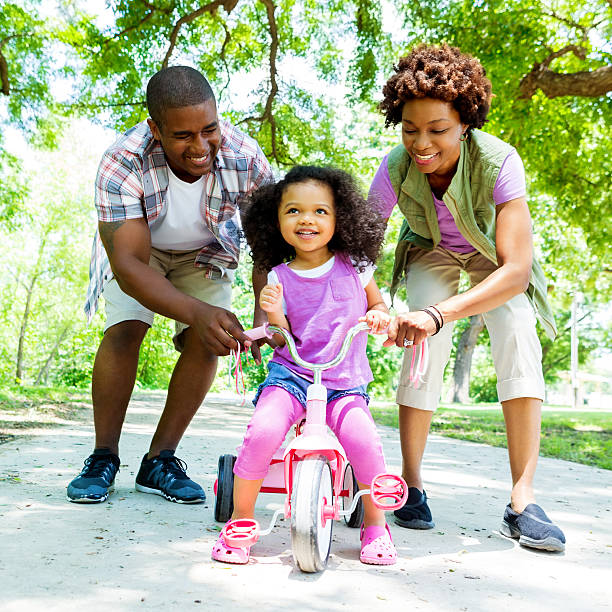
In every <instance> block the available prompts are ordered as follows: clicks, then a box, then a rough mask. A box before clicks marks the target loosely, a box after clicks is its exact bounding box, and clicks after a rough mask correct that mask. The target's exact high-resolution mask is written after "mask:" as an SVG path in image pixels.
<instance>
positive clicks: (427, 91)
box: [379, 44, 491, 130]
mask: <svg viewBox="0 0 612 612" xmlns="http://www.w3.org/2000/svg"><path fill="white" fill-rule="evenodd" d="M394 70H395V74H394V75H393V76H392V77H391V78H390V79H389V80H388V81H387V82H386V83H385V86H384V87H383V96H384V99H383V101H382V102H381V103H380V105H379V108H380V110H381V111H382V112H383V113H384V114H385V126H386V127H388V126H389V125H397V124H398V123H400V122H401V120H402V108H403V106H404V102H407V101H408V100H412V99H414V98H435V99H437V100H442V101H444V102H450V104H452V106H453V108H455V110H456V111H457V112H458V113H459V117H460V118H461V122H462V123H465V124H466V125H468V126H469V127H468V130H471V129H472V128H480V127H482V126H483V125H484V123H485V121H486V117H487V113H488V112H489V106H490V105H491V81H489V79H488V78H487V77H486V72H485V69H484V68H483V67H482V65H481V63H480V62H479V61H478V60H477V59H476V58H474V57H472V56H471V55H467V54H466V53H461V51H460V50H459V49H458V48H457V47H449V46H448V45H446V44H443V45H440V46H437V45H425V44H421V45H418V46H416V47H415V48H414V49H413V50H412V51H411V52H410V53H409V54H408V55H405V56H404V57H401V58H400V60H399V62H398V64H397V66H394Z"/></svg>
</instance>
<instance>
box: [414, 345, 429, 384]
mask: <svg viewBox="0 0 612 612" xmlns="http://www.w3.org/2000/svg"><path fill="white" fill-rule="evenodd" d="M410 348H411V349H412V359H411V360H410V384H411V385H412V386H413V387H414V388H415V389H418V388H419V386H420V384H421V383H422V382H423V374H425V370H426V369H427V364H428V363H429V345H428V343H427V340H426V339H425V340H423V342H421V344H419V345H417V346H412V347H410ZM417 350H418V351H419V358H418V361H417V359H416V354H417ZM415 361H416V369H415V367H414V363H415Z"/></svg>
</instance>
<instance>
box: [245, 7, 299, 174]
mask: <svg viewBox="0 0 612 612" xmlns="http://www.w3.org/2000/svg"><path fill="white" fill-rule="evenodd" d="M261 2H262V4H263V5H264V6H265V7H266V13H267V16H268V31H269V33H270V39H271V43H270V53H269V56H268V57H269V60H268V62H269V66H270V91H269V92H268V97H267V99H266V105H265V107H264V110H263V113H262V114H261V115H260V116H259V117H246V118H245V119H242V121H240V122H239V123H238V125H240V124H242V123H250V122H251V121H257V122H259V123H263V122H265V121H267V122H268V123H269V124H270V141H271V147H272V157H273V158H274V159H275V160H276V162H277V163H283V161H282V160H281V159H280V157H279V153H278V146H277V142H276V139H277V133H276V129H277V126H276V119H275V117H274V113H273V112H272V107H273V105H274V98H275V97H276V95H277V94H278V83H277V81H276V74H277V71H276V57H277V55H278V45H279V42H278V27H277V25H276V18H275V17H274V11H275V10H276V5H275V4H274V1H273V0H261ZM291 161H293V160H291Z"/></svg>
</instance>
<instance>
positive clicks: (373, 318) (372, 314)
mask: <svg viewBox="0 0 612 612" xmlns="http://www.w3.org/2000/svg"><path fill="white" fill-rule="evenodd" d="M359 320H360V321H365V322H366V323H367V324H368V325H369V326H370V333H371V334H384V333H385V332H386V331H387V327H389V323H390V322H391V316H390V315H389V314H388V313H386V312H382V310H368V312H366V313H365V316H363V317H359Z"/></svg>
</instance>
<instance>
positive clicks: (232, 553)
mask: <svg viewBox="0 0 612 612" xmlns="http://www.w3.org/2000/svg"><path fill="white" fill-rule="evenodd" d="M258 530H259V524H258V523H257V521H255V520H253V519H236V520H230V521H228V522H227V523H225V525H224V526H223V529H222V530H221V533H220V534H219V537H218V538H217V541H216V542H215V544H214V546H213V549H212V553H211V555H210V556H211V557H212V558H213V559H214V560H215V561H223V562H224V563H237V564H239V565H244V564H246V563H248V562H249V556H250V554H251V546H253V544H255V542H256V540H257V537H258V536H257V532H258ZM228 540H229V541H230V542H231V543H232V544H234V543H238V544H240V546H230V544H228Z"/></svg>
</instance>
